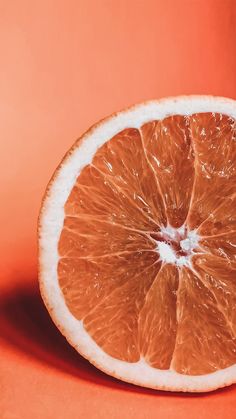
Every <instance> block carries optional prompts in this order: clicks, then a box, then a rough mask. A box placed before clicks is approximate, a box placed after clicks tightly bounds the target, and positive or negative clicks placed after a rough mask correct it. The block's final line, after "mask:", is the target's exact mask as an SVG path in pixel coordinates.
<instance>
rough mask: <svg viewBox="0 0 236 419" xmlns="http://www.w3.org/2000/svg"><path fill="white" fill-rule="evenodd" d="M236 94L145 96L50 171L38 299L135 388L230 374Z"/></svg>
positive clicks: (78, 343) (234, 345)
mask: <svg viewBox="0 0 236 419" xmlns="http://www.w3.org/2000/svg"><path fill="white" fill-rule="evenodd" d="M235 118H236V103H235V101H233V100H230V99H225V98H214V97H202V96H190V97H179V98H170V99H164V100H160V101H152V102H148V103H144V104H140V105H136V106H134V107H132V108H130V109H127V110H125V111H122V112H120V113H117V114H115V115H112V116H111V117H110V118H107V119H105V120H103V121H101V122H100V123H99V124H97V125H95V126H94V127H92V128H91V129H90V130H89V131H88V132H87V133H85V134H84V135H83V136H82V137H81V138H80V139H79V140H78V141H77V142H76V143H75V144H74V146H73V147H72V148H71V150H70V151H69V152H68V153H67V155H66V156H65V158H64V159H63V160H62V162H61V164H60V166H59V167H58V169H57V170H56V172H55V174H54V176H53V178H52V180H51V181H50V183H49V185H48V188H47V191H46V194H45V197H44V200H43V204H42V208H41V215H40V220H39V273H40V288H41V292H42V296H43V299H44V301H45V304H46V306H47V308H48V310H49V313H50V315H51V316H52V318H53V320H54V322H55V323H56V325H57V326H58V327H59V329H60V330H61V332H62V333H63V334H64V335H65V337H66V338H67V339H68V341H69V342H70V343H71V344H72V345H73V346H74V347H75V348H76V350H78V352H80V353H81V354H82V355H83V356H84V357H86V358H87V359H88V360H89V361H90V362H92V363H93V364H94V365H96V366H97V367H98V368H100V369H101V370H103V371H105V372H106V373H108V374H110V375H113V376H115V377H118V378H120V379H122V380H124V381H128V382H131V383H134V384H138V385H141V386H146V387H151V388H160V389H166V390H173V391H174V390H175V391H176V390H181V391H209V390H212V389H215V388H217V387H221V386H224V385H228V384H230V383H232V382H236V275H235V272H236V252H235V249H236V215H235V203H236V188H235V185H236V124H235Z"/></svg>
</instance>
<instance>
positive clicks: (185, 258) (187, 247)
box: [151, 225, 198, 266]
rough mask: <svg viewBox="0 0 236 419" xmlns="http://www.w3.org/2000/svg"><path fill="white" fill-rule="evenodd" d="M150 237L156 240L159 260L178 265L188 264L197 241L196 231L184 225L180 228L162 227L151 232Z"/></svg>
mask: <svg viewBox="0 0 236 419" xmlns="http://www.w3.org/2000/svg"><path fill="white" fill-rule="evenodd" d="M151 237H152V238H153V239H154V240H155V241H156V245H157V250H158V252H159V254H160V260H162V261H163V262H166V263H173V264H176V265H178V266H183V265H189V261H190V257H191V255H192V254H193V253H194V249H195V248H196V247H197V243H198V236H197V234H196V232H195V231H194V230H193V231H188V230H187V228H186V227H185V226H184V225H183V226H181V227H180V228H173V227H163V228H162V229H161V230H160V231H158V232H156V233H155V232H154V233H151Z"/></svg>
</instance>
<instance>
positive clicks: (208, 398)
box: [0, 0, 236, 419]
mask: <svg viewBox="0 0 236 419" xmlns="http://www.w3.org/2000/svg"><path fill="white" fill-rule="evenodd" d="M0 35H1V36H0V44H1V56H0V60H1V63H0V92H1V93H0V138H1V140H0V171H1V173H0V179H1V180H0V182H1V208H0V212H1V213H0V223H1V230H0V231H1V240H0V252H1V253H0V254H1V258H0V264H1V266H0V272H1V280H0V304H1V305H0V316H1V334H0V335H1V336H0V340H1V342H0V345H1V357H0V393H1V396H0V418H1V419H32V418H34V419H54V418H56V419H62V418H65V419H74V418H89V419H90V418H92V419H98V418H101V419H107V418H122V419H126V418H136V419H139V418H140V419H141V418H142V419H143V418H148V419H152V418H170V419H171V418H177V419H178V418H185V417H191V419H195V418H200V417H201V418H212V417H214V418H222V417H224V418H225V419H226V418H232V417H234V415H236V386H231V387H228V388H226V389H222V390H218V391H215V392H212V393H209V394H202V395H197V394H196V395H191V394H178V393H165V392H161V391H152V390H147V389H142V388H138V387H135V386H132V385H128V384H125V383H122V382H120V381H118V380H115V379H112V378H110V377H108V376H106V375H105V374H103V373H101V372H100V371H98V370H97V369H96V368H94V367H93V366H91V365H90V364H89V363H88V362H87V361H85V360H83V359H82V358H81V357H80V356H79V355H78V354H77V353H76V352H75V351H74V350H73V349H72V348H71V347H70V346H69V345H68V344H67V343H66V341H65V339H64V338H63V337H62V336H61V335H60V333H59V332H58V331H57V329H56V328H55V326H54V325H53V324H52V322H51V320H50V318H49V316H48V314H47V312H46V310H45V308H44V306H43V303H42V301H41V298H40V296H39V291H38V284H37V246H36V225H37V216H38V211H39V206H40V201H41V197H42V194H43V192H44V189H45V186H46V184H47V182H48V180H49V178H50V176H51V174H52V173H53V171H54V169H55V167H56V166H57V165H58V163H59V162H60V159H61V158H62V156H63V155H64V153H65V152H66V150H67V149H68V148H69V147H70V146H71V145H72V143H73V142H74V140H75V139H76V138H77V137H78V136H79V135H80V134H81V133H82V132H83V131H85V130H86V129H87V128H88V127H89V126H90V125H91V124H93V123H94V122H96V121H97V120H99V119H100V118H102V117H104V116H106V115H108V114H111V113H112V112H114V111H117V110H119V109H122V108H123V107H126V106H128V105H130V104H133V103H136V102H141V101H143V100H147V99H151V98H159V97H163V96H173V95H179V94H192V93H199V94H213V95H220V96H229V97H233V98H235V99H236V79H235V73H236V44H235V39H236V2H235V1H234V0H227V1H226V0H225V1H221V0H165V1H164V0H163V1H160V0H159V1H158V0H143V1H142V0H129V1H127V0H119V1H117V2H114V1H113V0H99V1H97V2H96V1H94V0H79V1H78V0H77V1H75V0H70V1H62V0H57V1H56V0H49V1H48V0H43V1H40V2H31V1H30V0H27V1H26V0H21V1H19V0H15V1H14V2H9V1H6V0H3V1H2V2H1V4H0Z"/></svg>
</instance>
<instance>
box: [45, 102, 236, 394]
mask: <svg viewBox="0 0 236 419" xmlns="http://www.w3.org/2000/svg"><path fill="white" fill-rule="evenodd" d="M197 112H219V113H223V114H226V115H229V116H231V117H233V118H236V102H235V101H234V100H231V99H225V98H214V97H210V96H209V97H208V96H205V97H204V96H190V97H179V98H169V99H164V100H160V101H151V102H147V103H144V104H141V105H137V106H134V107H133V108H130V109H128V110H125V111H123V112H120V113H118V114H116V115H114V116H112V117H111V118H108V119H106V120H104V121H102V122H101V123H100V124H98V125H97V126H95V127H94V128H92V129H91V130H89V131H88V133H86V134H85V135H84V137H83V139H82V142H80V143H79V144H78V147H74V149H73V152H72V153H69V154H68V155H67V157H66V159H65V160H64V161H63V165H62V166H61V167H60V169H59V170H58V172H57V173H56V175H55V177H54V180H53V181H52V182H51V184H50V186H49V188H48V190H47V194H46V198H45V200H44V203H43V206H42V209H41V216H40V221H39V252H40V255H39V270H40V288H41V292H42V295H43V298H44V301H45V304H46V306H47V307H48V310H49V312H50V314H51V316H52V318H53V320H54V322H55V323H56V325H57V326H58V327H59V329H60V330H61V332H62V333H63V334H64V335H65V336H66V337H67V339H68V341H69V342H70V343H71V344H72V345H73V346H74V347H75V348H76V349H77V350H78V352H79V353H81V354H82V355H83V356H84V357H86V358H87V359H89V361H90V362H92V363H93V364H95V365H96V366H97V367H98V368H100V369H101V370H103V371H105V372H106V373H108V374H110V375H113V376H116V377H117V378H121V379H122V380H124V381H127V382H131V383H134V384H137V385H141V386H146V387H150V388H157V389H165V390H171V391H209V390H213V389H215V388H218V387H222V386H225V385H228V384H231V383H233V382H236V365H233V366H231V367H228V368H225V369H223V370H220V371H216V372H214V373H211V374H205V375H201V376H189V375H182V374H179V373H177V372H175V371H173V370H171V369H170V370H165V371H163V370H158V369H155V368H152V367H150V366H149V365H148V364H147V363H146V362H145V360H144V359H141V360H140V361H139V362H137V363H128V362H124V361H120V360H117V359H114V358H112V357H110V356H109V355H107V354H106V353H105V352H104V351H103V350H102V349H101V348H100V347H99V346H98V345H97V344H96V343H95V341H94V340H93V339H92V338H91V337H90V336H89V335H88V333H87V332H86V331H85V329H84V327H83V323H82V321H79V320H77V319H76V318H75V317H73V315H72V314H71V313H70V311H69V310H68V308H67V306H66V304H65V301H64V297H63V294H62V292H61V289H60V287H59V284H58V279H57V264H58V260H59V254H58V249H57V245H58V241H59V237H60V233H61V230H62V227H63V222H64V209H63V208H64V204H65V202H66V200H67V198H68V196H69V193H70V191H71V189H72V187H73V185H74V183H75V181H76V178H77V177H78V175H79V174H80V172H81V170H82V168H83V167H84V166H85V165H87V164H89V163H90V162H91V160H92V158H93V156H94V154H95V153H96V151H97V149H98V148H99V147H100V146H102V145H103V144H104V143H105V142H106V141H107V140H109V139H110V138H111V137H113V136H114V135H116V134H117V133H118V132H120V131H122V130H123V129H125V128H129V127H136V128H139V127H140V126H141V125H143V124H144V123H146V122H148V121H150V120H154V119H163V118H165V117H166V116H169V115H174V114H179V115H190V114H193V113H197ZM191 240H192V241H191ZM182 246H183V247H186V248H188V249H193V246H194V237H193V236H192V238H191V237H188V240H187V241H186V240H184V241H183V243H182ZM163 251H164V250H163Z"/></svg>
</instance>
